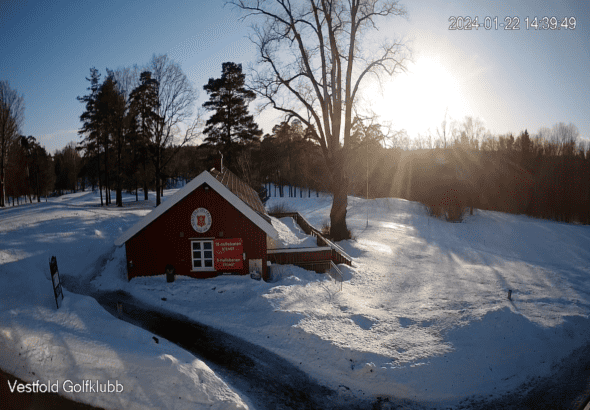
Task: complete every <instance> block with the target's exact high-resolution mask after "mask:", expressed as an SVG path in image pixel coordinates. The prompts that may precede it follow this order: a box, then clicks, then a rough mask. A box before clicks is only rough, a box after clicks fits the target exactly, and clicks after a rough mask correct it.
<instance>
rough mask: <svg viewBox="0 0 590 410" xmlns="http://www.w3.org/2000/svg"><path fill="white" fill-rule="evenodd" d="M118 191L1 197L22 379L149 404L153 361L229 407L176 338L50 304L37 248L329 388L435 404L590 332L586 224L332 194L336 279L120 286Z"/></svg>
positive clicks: (2, 290) (300, 205) (84, 302)
mask: <svg viewBox="0 0 590 410" xmlns="http://www.w3.org/2000/svg"><path fill="white" fill-rule="evenodd" d="M173 192H174V191H173V190H171V191H169V192H166V196H169V195H171V194H172V193H173ZM126 200H127V201H129V202H128V203H129V205H130V206H127V207H124V208H123V209H101V208H99V207H98V206H97V204H98V203H99V199H98V197H97V196H96V195H94V194H79V195H69V196H67V197H62V198H57V199H55V201H54V202H53V203H48V204H38V205H37V204H34V205H27V206H21V207H17V208H15V209H8V210H4V211H0V284H1V285H2V286H0V295H1V299H0V344H2V347H1V348H0V368H2V369H4V370H6V371H8V372H10V373H13V374H15V375H17V376H19V377H21V378H24V379H26V380H35V379H36V378H41V379H45V378H47V377H50V378H56V377H59V378H63V377H66V376H67V377H72V378H80V377H86V375H88V377H92V378H97V377H98V378H99V379H106V378H111V379H112V380H114V379H117V378H118V379H119V380H120V381H121V380H123V381H125V382H126V383H129V385H131V386H137V388H138V389H139V391H140V392H143V393H140V396H139V397H138V398H134V399H129V403H125V405H126V404H129V405H131V402H132V401H133V400H139V399H142V400H143V401H142V403H147V404H146V405H144V406H142V407H149V406H151V407H153V408H157V407H159V406H161V403H162V401H161V400H162V398H161V397H158V396H156V393H154V392H153V390H154V389H153V388H150V386H152V384H153V383H155V376H153V375H155V374H158V372H163V371H167V372H170V374H171V375H172V380H173V381H172V382H170V386H167V392H166V393H165V394H166V397H168V395H170V396H172V394H169V393H168V392H169V391H172V390H170V389H178V390H179V394H178V396H182V402H184V400H185V396H184V394H187V397H186V398H187V400H188V399H189V397H191V396H190V394H191V393H192V395H193V396H192V397H193V398H194V400H195V401H198V400H199V399H204V398H205V397H207V398H208V399H210V400H211V401H215V402H216V403H218V402H221V403H224V405H225V406H227V407H230V408H231V406H234V407H236V408H240V406H243V407H245V406H246V404H245V403H247V399H246V398H244V397H242V398H241V399H240V396H239V393H235V392H234V391H232V390H231V388H230V387H228V386H227V384H224V383H223V382H222V381H221V380H220V379H219V378H217V377H216V376H215V375H214V374H213V373H212V372H211V370H210V369H208V368H207V367H206V365H204V364H203V363H202V362H199V361H198V360H197V359H195V358H194V357H193V356H191V355H190V354H189V353H187V352H185V351H182V350H181V349H179V348H177V347H175V346H174V345H171V344H169V343H165V342H164V343H163V342H162V341H161V342H160V344H154V343H150V341H151V334H149V333H147V332H145V331H143V330H138V329H136V328H133V327H132V326H130V325H127V324H124V323H121V322H118V321H116V320H115V319H114V318H112V317H110V316H109V315H108V314H106V313H105V312H104V311H103V310H102V309H101V307H100V306H99V305H97V304H96V303H95V302H94V301H93V300H92V299H89V298H88V297H83V296H78V295H75V294H71V293H69V292H66V295H67V296H66V303H65V304H64V307H65V308H64V309H63V310H62V309H60V310H59V311H58V312H55V306H54V300H53V294H52V290H51V283H50V282H49V279H48V278H49V269H48V258H49V257H50V256H51V255H53V254H55V255H56V256H57V258H58V264H59V268H60V273H61V274H62V276H65V277H67V278H68V279H70V280H71V281H70V283H72V285H73V284H75V283H88V282H90V283H91V284H92V286H94V287H96V288H99V289H109V290H110V289H124V290H126V291H128V292H130V293H131V294H133V295H134V296H136V297H138V298H141V299H142V300H144V301H146V302H149V303H151V304H153V305H155V306H162V307H166V308H167V309H170V310H173V311H178V312H181V313H183V314H185V315H187V316H190V317H193V318H194V319H195V320H197V321H200V322H202V323H205V324H209V325H212V326H214V327H217V328H219V329H222V330H224V331H226V332H228V333H232V334H235V335H237V336H240V337H242V338H244V339H247V340H248V341H250V342H253V343H256V344H258V345H261V346H265V347H267V348H268V349H270V350H272V351H273V352H275V353H277V354H278V355H280V356H282V357H284V358H286V359H287V360H289V361H291V362H292V363H293V364H295V365H296V366H298V367H299V368H301V369H302V370H303V371H305V372H307V373H308V374H310V375H311V376H313V377H315V378H317V379H318V380H319V381H320V382H321V383H323V384H325V385H327V386H328V387H331V388H333V389H335V390H338V391H339V392H341V394H342V395H343V396H346V395H355V396H359V397H371V396H377V395H379V396H381V397H383V396H387V395H389V396H392V397H397V398H408V399H411V400H416V401H418V402H422V403H424V404H426V405H436V404H445V405H448V406H452V405H453V404H455V403H457V402H458V401H459V400H461V399H464V398H467V397H471V396H474V395H477V396H484V395H485V397H487V398H494V397H498V396H500V395H502V394H503V393H506V392H508V391H510V390H512V389H515V388H517V387H518V386H520V385H521V384H522V383H524V382H526V381H529V380H531V379H533V378H537V377H543V376H548V375H550V374H551V367H552V365H553V364H554V363H557V362H558V361H560V360H561V359H562V358H564V357H566V356H568V354H570V353H571V352H572V351H573V350H574V349H576V348H577V347H580V346H582V345H584V344H586V343H587V341H588V340H589V338H590V321H589V320H588V314H589V312H590V227H588V226H576V225H567V224H560V223H555V222H551V221H543V220H537V219H531V218H528V217H525V216H515V215H508V214H502V213H497V212H487V211H479V210H475V214H474V215H473V216H469V217H467V219H466V220H465V221H464V223H461V224H451V223H447V222H443V221H440V220H436V219H433V218H430V217H428V216H427V214H426V212H425V210H424V208H423V207H422V206H421V205H420V204H417V203H414V202H409V201H405V200H401V199H375V200H368V201H367V200H365V199H360V198H355V197H349V207H348V215H347V222H348V226H349V228H351V229H352V233H353V235H354V239H352V240H349V241H343V242H340V245H341V246H342V247H343V248H344V250H345V251H346V252H347V253H348V254H349V255H351V256H352V257H353V258H354V260H353V264H354V266H353V267H352V268H351V267H347V266H345V265H340V268H341V270H342V271H343V274H344V283H343V287H342V291H339V289H340V287H339V285H337V284H335V283H334V282H333V281H332V280H331V279H330V278H329V277H328V276H327V275H318V274H316V273H313V272H308V271H305V270H303V269H300V268H297V267H288V266H279V267H273V281H271V282H270V283H265V282H262V281H255V280H252V279H250V278H249V277H236V276H220V277H217V278H213V279H207V280H192V279H188V278H180V277H179V278H177V281H176V282H174V283H172V284H168V283H166V280H165V278H164V276H160V277H151V278H135V279H133V280H132V281H131V282H129V283H127V281H126V279H125V271H124V266H125V254H124V248H115V247H114V246H113V241H114V240H115V238H116V237H117V236H119V235H120V233H121V232H123V231H124V230H126V229H127V228H128V227H130V226H131V225H133V223H135V222H136V221H137V220H138V218H140V217H141V216H142V215H145V214H146V213H147V212H149V209H142V206H143V205H145V204H143V205H142V204H141V203H140V204H135V203H134V202H133V201H134V197H128V198H126ZM281 202H284V203H286V205H287V206H288V207H289V208H291V209H292V210H297V211H299V212H300V213H301V214H302V215H303V216H304V217H305V218H306V219H308V220H309V221H310V222H311V223H312V224H314V225H315V226H317V227H319V226H321V225H322V223H323V222H324V221H327V220H328V218H329V212H330V205H331V198H330V197H328V196H321V195H320V197H319V198H316V197H315V196H313V197H311V198H271V199H270V200H269V202H268V203H267V205H268V206H272V205H273V204H277V203H281ZM367 214H368V225H367ZM282 222H283V223H285V224H286V225H287V224H289V223H290V222H289V220H286V221H285V220H283V221H282ZM285 235H288V233H285ZM295 236H296V239H295V240H294V241H295V242H301V241H306V240H307V239H306V238H305V237H304V236H302V235H300V233H296V234H295ZM284 237H285V236H284ZM291 239H292V240H293V238H291ZM76 278H78V279H77V282H76V280H75V279H76ZM66 283H67V282H66ZM508 290H512V301H510V300H508V299H507V293H508ZM162 298H165V299H166V300H165V301H163V300H162ZM107 322H108V323H109V324H108V325H106V323H107ZM106 328H109V331H108V334H106V335H104V333H102V332H103V329H106ZM99 330H100V331H99ZM142 343H143V344H142ZM129 345H133V348H130V347H128V346H129ZM138 346H139V347H138ZM17 351H18V352H22V354H21V356H18V357H16V355H15V352H17ZM5 352H6V353H5ZM169 357H172V358H174V359H175V360H172V359H171V358H169ZM72 364H75V365H73V366H72ZM72 369H73V370H72ZM146 369H149V370H146ZM33 371H34V372H35V374H36V376H32V375H31V372H33ZM136 377H137V378H136ZM161 379H162V378H161V377H158V381H160V380H161ZM197 380H199V381H200V380H205V381H206V382H205V383H201V384H198V383H197ZM215 383H216V384H215ZM197 385H198V386H203V385H204V386H203V389H205V390H206V389H207V388H210V389H212V390H214V393H210V394H209V392H210V391H212V390H208V391H204V390H203V391H199V390H198V389H195V386H197ZM208 386H212V387H208ZM213 386H214V387H213ZM180 392H182V394H181V393H180ZM78 397H80V395H78ZM86 397H88V396H84V398H86ZM121 397H122V396H115V399H121ZM103 399H104V397H103ZM97 400H98V399H97ZM113 400H114V399H113ZM222 400H225V401H222ZM85 401H87V402H91V403H94V404H98V405H102V406H113V407H121V405H118V404H116V405H115V404H112V403H103V402H96V401H88V400H85ZM177 402H178V403H180V402H181V400H180V399H179V400H178V401H177ZM150 403H151V404H150ZM179 406H180V404H179ZM125 407H126V406H125ZM221 408H223V407H221Z"/></svg>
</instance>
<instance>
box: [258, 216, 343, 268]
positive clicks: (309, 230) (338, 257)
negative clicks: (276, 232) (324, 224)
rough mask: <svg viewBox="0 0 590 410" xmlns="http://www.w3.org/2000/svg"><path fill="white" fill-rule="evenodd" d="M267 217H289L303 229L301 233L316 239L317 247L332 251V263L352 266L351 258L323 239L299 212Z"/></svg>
mask: <svg viewBox="0 0 590 410" xmlns="http://www.w3.org/2000/svg"><path fill="white" fill-rule="evenodd" d="M269 215H270V216H273V217H275V218H286V217H291V218H293V219H295V222H297V225H299V226H300V227H301V229H303V232H305V233H306V234H308V235H312V236H314V237H315V238H316V243H317V245H318V246H329V247H330V249H332V261H334V262H336V263H337V264H338V263H344V264H346V265H349V266H352V258H351V257H350V256H349V255H348V254H347V253H346V252H344V249H342V247H340V246H338V245H337V244H335V243H333V242H332V241H330V240H329V239H327V238H325V237H324V236H323V235H322V233H321V232H320V231H319V230H317V229H316V228H315V227H314V226H313V225H312V224H310V223H309V222H308V221H307V219H305V218H304V217H303V216H302V215H301V214H300V213H299V212H274V213H270V214H269Z"/></svg>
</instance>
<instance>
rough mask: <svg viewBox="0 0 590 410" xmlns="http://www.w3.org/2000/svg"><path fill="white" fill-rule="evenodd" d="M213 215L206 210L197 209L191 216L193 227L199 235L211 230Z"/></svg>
mask: <svg viewBox="0 0 590 410" xmlns="http://www.w3.org/2000/svg"><path fill="white" fill-rule="evenodd" d="M211 221H212V219H211V214H210V213H209V211H207V210H206V209H205V208H197V209H195V211H194V212H193V214H192V215H191V225H192V226H193V229H194V230H195V231H197V232H199V233H204V232H207V231H208V230H209V228H211Z"/></svg>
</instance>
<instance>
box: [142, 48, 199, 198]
mask: <svg viewBox="0 0 590 410" xmlns="http://www.w3.org/2000/svg"><path fill="white" fill-rule="evenodd" d="M148 69H149V70H150V71H151V73H152V76H153V78H154V79H155V80H156V81H157V82H158V102H159V104H158V105H157V107H156V108H157V109H156V111H157V115H158V120H157V121H155V122H154V130H153V133H151V137H152V138H151V141H150V144H149V145H150V150H151V157H152V162H153V164H154V168H155V171H156V206H158V205H160V198H161V192H160V191H161V188H162V189H163V186H162V185H161V183H162V182H163V181H162V179H163V173H162V170H163V169H164V167H165V166H166V165H167V163H168V162H169V161H170V160H171V159H172V158H173V157H174V155H175V154H176V153H177V152H178V149H179V147H181V146H183V145H185V144H187V143H188V142H190V141H193V140H194V139H196V138H197V137H198V136H199V135H200V132H199V130H200V128H201V125H202V124H201V115H200V113H199V112H198V113H197V116H196V118H194V117H193V111H192V106H193V104H194V102H195V101H196V99H197V96H198V95H197V93H196V92H195V90H194V89H193V86H192V85H191V83H190V81H189V80H188V78H187V77H186V75H185V74H184V73H183V72H182V69H181V68H180V66H179V65H178V64H177V63H176V62H174V61H172V60H170V59H169V58H168V56H167V55H165V54H164V55H160V56H156V55H154V56H153V57H152V60H151V61H150V63H149V65H148ZM189 120H190V121H191V122H190V123H189V124H188V125H187V127H186V129H185V131H184V133H182V131H181V129H180V125H181V124H183V123H184V122H185V121H189ZM175 137H178V140H179V141H178V142H176V144H177V147H178V148H177V149H175V150H173V151H172V152H171V153H170V154H169V155H166V154H165V148H166V147H168V146H170V145H172V143H173V142H175V141H174V139H175Z"/></svg>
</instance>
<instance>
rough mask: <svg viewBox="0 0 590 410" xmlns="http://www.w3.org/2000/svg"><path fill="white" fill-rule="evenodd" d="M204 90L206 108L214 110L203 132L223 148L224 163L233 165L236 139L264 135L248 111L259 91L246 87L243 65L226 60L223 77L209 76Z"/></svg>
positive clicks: (248, 139)
mask: <svg viewBox="0 0 590 410" xmlns="http://www.w3.org/2000/svg"><path fill="white" fill-rule="evenodd" d="M203 89H204V90H205V91H207V94H209V101H207V102H205V103H204V104H203V107H204V108H205V109H207V110H208V111H213V115H211V117H210V118H209V119H208V120H207V123H206V124H205V125H206V127H205V130H204V131H203V132H204V133H205V134H206V135H207V138H205V142H206V143H208V144H210V145H213V146H215V147H216V148H217V149H218V150H220V151H221V152H222V154H223V155H224V162H225V164H227V165H229V166H230V167H231V166H232V165H233V163H232V161H233V159H232V157H233V155H232V150H233V149H234V147H235V145H236V144H235V142H238V143H245V142H248V141H254V140H258V139H259V137H260V136H261V135H262V130H260V129H259V128H258V125H257V124H256V123H255V122H254V117H253V116H252V115H249V114H248V104H249V103H250V102H251V101H253V100H254V99H255V98H256V94H254V92H253V91H251V90H248V89H246V87H245V75H244V74H243V73H242V65H241V64H236V63H232V62H228V63H223V64H222V74H221V78H216V79H214V78H210V79H209V82H208V83H207V84H206V85H205V86H204V87H203Z"/></svg>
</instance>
